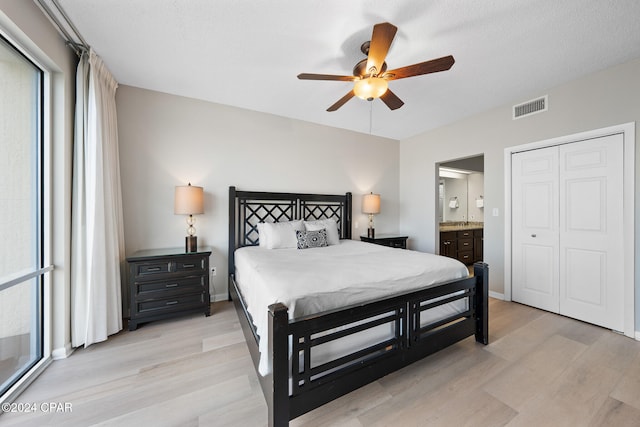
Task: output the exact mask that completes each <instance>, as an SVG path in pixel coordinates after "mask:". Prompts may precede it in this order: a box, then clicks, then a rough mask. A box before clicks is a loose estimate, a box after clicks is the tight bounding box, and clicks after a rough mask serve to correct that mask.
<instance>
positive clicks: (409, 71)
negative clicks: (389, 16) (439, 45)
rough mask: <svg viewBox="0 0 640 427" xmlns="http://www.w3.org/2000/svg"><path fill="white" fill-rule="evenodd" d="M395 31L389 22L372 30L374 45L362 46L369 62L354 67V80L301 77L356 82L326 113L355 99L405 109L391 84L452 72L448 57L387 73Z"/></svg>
mask: <svg viewBox="0 0 640 427" xmlns="http://www.w3.org/2000/svg"><path fill="white" fill-rule="evenodd" d="M396 31H398V28H397V27H396V26H395V25H393V24H390V23H388V22H383V23H381V24H376V25H374V26H373V34H372V35H371V41H367V42H364V43H363V44H362V46H360V50H361V51H362V53H364V54H365V55H367V58H365V59H363V60H362V61H360V62H358V63H357V64H356V66H355V67H353V76H336V75H332V74H309V73H302V74H298V78H299V79H300V80H336V81H353V82H355V83H354V85H353V89H352V90H350V91H349V92H348V93H347V94H346V95H345V96H343V97H342V98H340V99H339V100H338V101H337V102H336V103H335V104H333V105H332V106H330V107H329V108H327V111H336V110H337V109H338V108H340V107H342V106H343V105H344V104H345V103H346V102H347V101H348V100H350V99H351V98H353V97H354V96H357V97H359V98H362V99H366V100H368V101H372V100H373V99H375V98H380V99H382V102H384V103H385V104H386V105H387V107H389V108H390V109H391V110H396V109H398V108H400V107H402V106H403V105H404V102H402V100H401V99H400V98H398V97H397V96H396V94H395V93H393V92H391V90H389V85H388V83H387V81H388V80H398V79H405V78H407V77H413V76H419V75H422V74H430V73H437V72H439V71H446V70H448V69H449V68H451V67H452V66H453V63H454V62H455V60H454V59H453V56H451V55H449V56H443V57H442V58H437V59H432V60H430V61H425V62H420V63H418V64H413V65H408V66H406V67H401V68H396V69H394V70H391V71H387V63H386V62H384V60H385V57H386V56H387V52H388V50H389V47H390V46H391V42H392V41H393V38H394V37H395V35H396Z"/></svg>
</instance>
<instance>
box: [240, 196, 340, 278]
mask: <svg viewBox="0 0 640 427" xmlns="http://www.w3.org/2000/svg"><path fill="white" fill-rule="evenodd" d="M325 218H333V219H335V220H336V222H337V223H338V230H339V232H340V238H341V239H351V193H346V194H342V195H333V194H301V193H271V192H264V191H239V190H236V187H229V274H233V272H234V265H235V264H234V259H233V253H234V251H235V250H236V248H239V247H242V246H255V245H257V244H258V223H260V222H281V221H291V220H295V219H302V220H315V219H325Z"/></svg>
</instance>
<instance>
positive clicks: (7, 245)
mask: <svg viewBox="0 0 640 427" xmlns="http://www.w3.org/2000/svg"><path fill="white" fill-rule="evenodd" d="M44 77H45V74H44V71H43V70H42V69H40V68H39V67H38V66H36V65H35V64H34V63H33V62H31V61H30V60H29V59H28V58H27V57H25V56H24V55H23V54H21V52H20V51H18V50H17V49H16V48H15V47H14V46H13V45H12V44H11V43H10V42H9V41H8V40H6V39H4V38H2V37H1V36H0V242H1V243H0V396H2V395H4V394H5V393H6V392H7V390H9V389H10V388H11V387H12V386H14V384H16V383H17V382H18V381H20V379H21V378H22V377H23V376H24V375H25V374H27V373H28V372H29V371H30V370H31V369H32V368H33V367H34V366H35V365H36V364H37V363H38V362H40V361H41V360H42V358H43V290H44V278H45V274H46V273H47V271H48V270H49V268H45V265H44V255H45V253H44V244H45V242H44V241H43V239H44V237H43V236H44V235H45V234H44V229H43V219H44V214H43V213H44V206H43V189H44V176H45V175H44V171H43V167H44V164H45V163H44V161H43V143H44V139H43V105H44V103H43V92H44V91H43V87H44Z"/></svg>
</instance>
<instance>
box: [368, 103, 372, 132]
mask: <svg viewBox="0 0 640 427" xmlns="http://www.w3.org/2000/svg"><path fill="white" fill-rule="evenodd" d="M372 123H373V100H371V101H369V135H371V126H372Z"/></svg>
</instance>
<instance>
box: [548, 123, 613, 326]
mask: <svg viewBox="0 0 640 427" xmlns="http://www.w3.org/2000/svg"><path fill="white" fill-rule="evenodd" d="M623 149H624V146H623V137H622V135H620V134H618V135H612V136H607V137H601V138H596V139H592V140H588V141H582V142H579V143H574V144H567V145H563V146H560V200H561V201H563V203H561V211H560V266H561V268H560V313H561V314H564V315H566V316H570V317H573V318H576V319H580V320H584V321H587V322H590V323H594V324H596V325H600V326H604V327H607V328H611V329H614V330H617V331H622V330H624V317H623V315H624V310H623V304H624V282H623V280H624V276H623V267H624V259H623V254H622V253H621V248H622V241H623V231H624V230H623V217H622V214H623V199H622V198H623Z"/></svg>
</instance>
